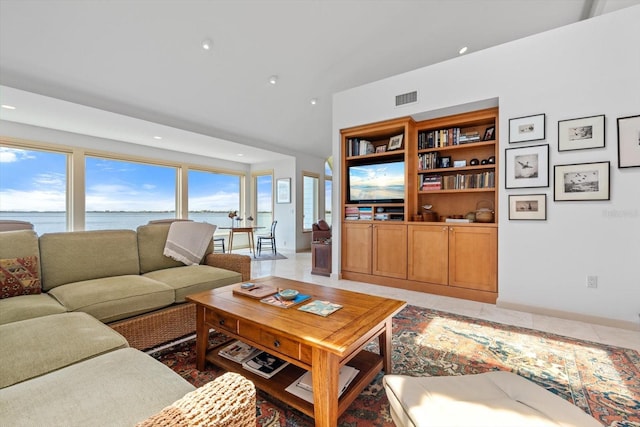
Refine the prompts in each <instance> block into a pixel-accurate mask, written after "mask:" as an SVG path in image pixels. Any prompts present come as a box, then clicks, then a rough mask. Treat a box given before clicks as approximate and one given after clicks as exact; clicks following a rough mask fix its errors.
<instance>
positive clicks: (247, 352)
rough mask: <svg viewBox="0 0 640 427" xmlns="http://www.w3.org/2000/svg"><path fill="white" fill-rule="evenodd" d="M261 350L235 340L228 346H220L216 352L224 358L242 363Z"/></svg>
mask: <svg viewBox="0 0 640 427" xmlns="http://www.w3.org/2000/svg"><path fill="white" fill-rule="evenodd" d="M260 351H261V350H260V349H258V348H255V347H253V346H250V345H249V344H247V343H243V342H242V341H239V340H236V341H234V342H232V343H231V344H229V345H228V346H226V347H224V348H222V349H221V350H220V351H219V352H218V354H219V355H220V356H221V357H224V358H225V359H229V360H232V361H234V362H236V363H244V362H246V361H247V360H249V359H251V358H252V357H253V356H255V355H256V354H258V353H259V352H260Z"/></svg>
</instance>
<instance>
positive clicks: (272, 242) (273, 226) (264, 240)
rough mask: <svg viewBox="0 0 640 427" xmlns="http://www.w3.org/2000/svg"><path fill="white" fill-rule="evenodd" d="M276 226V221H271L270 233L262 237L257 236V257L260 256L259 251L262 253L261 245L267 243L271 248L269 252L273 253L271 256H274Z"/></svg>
mask: <svg viewBox="0 0 640 427" xmlns="http://www.w3.org/2000/svg"><path fill="white" fill-rule="evenodd" d="M277 224H278V221H273V222H272V223H271V232H270V233H269V234H265V235H262V236H258V250H257V252H258V256H259V255H260V253H261V251H262V244H263V243H267V244H269V245H270V246H271V252H273V254H274V255H275V254H276V225H277Z"/></svg>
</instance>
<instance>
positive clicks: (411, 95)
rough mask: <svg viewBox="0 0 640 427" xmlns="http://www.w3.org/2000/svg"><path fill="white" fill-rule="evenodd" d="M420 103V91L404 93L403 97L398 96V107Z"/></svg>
mask: <svg viewBox="0 0 640 427" xmlns="http://www.w3.org/2000/svg"><path fill="white" fill-rule="evenodd" d="M417 101H418V91H415V90H414V91H413V92H407V93H403V94H402V95H396V107H399V106H400V105H405V104H411V103H413V102H417Z"/></svg>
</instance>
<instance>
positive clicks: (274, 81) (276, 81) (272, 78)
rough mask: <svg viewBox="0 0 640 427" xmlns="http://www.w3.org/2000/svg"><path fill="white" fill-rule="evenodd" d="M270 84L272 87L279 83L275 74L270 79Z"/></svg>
mask: <svg viewBox="0 0 640 427" xmlns="http://www.w3.org/2000/svg"><path fill="white" fill-rule="evenodd" d="M269 83H270V84H272V85H275V84H276V83H278V76H276V75H275V74H274V75H273V76H271V77H269Z"/></svg>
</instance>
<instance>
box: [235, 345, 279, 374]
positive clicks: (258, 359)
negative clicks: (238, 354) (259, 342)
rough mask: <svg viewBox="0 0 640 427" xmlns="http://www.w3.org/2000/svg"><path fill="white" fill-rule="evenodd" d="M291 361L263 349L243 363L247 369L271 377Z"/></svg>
mask: <svg viewBox="0 0 640 427" xmlns="http://www.w3.org/2000/svg"><path fill="white" fill-rule="evenodd" d="M288 364H289V362H287V361H285V360H282V359H280V358H279V357H276V356H274V355H272V354H269V353H267V352H266V351H261V352H260V353H258V354H256V355H255V356H253V357H252V358H250V359H249V360H247V361H245V362H244V363H243V364H242V367H243V368H244V369H246V370H247V371H251V372H253V373H254V374H257V375H260V376H261V377H264V378H271V377H272V376H274V375H275V374H277V373H278V372H280V371H281V370H283V369H284V368H285V366H287V365H288Z"/></svg>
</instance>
